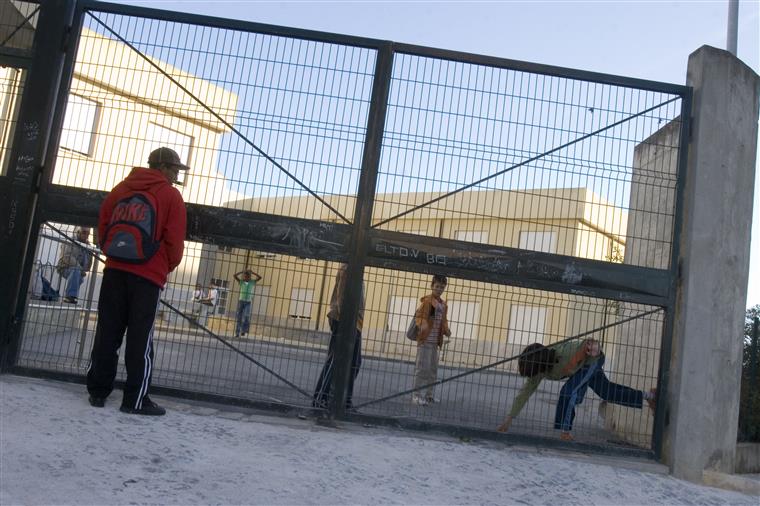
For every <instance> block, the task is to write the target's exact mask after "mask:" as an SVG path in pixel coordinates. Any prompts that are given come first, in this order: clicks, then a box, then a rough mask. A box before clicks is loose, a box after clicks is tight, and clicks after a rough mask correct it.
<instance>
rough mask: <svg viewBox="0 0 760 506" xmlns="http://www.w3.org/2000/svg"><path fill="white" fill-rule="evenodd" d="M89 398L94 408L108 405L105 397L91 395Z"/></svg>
mask: <svg viewBox="0 0 760 506" xmlns="http://www.w3.org/2000/svg"><path fill="white" fill-rule="evenodd" d="M87 400H88V401H90V406H92V407H93V408H102V407H103V406H105V405H106V400H105V398H103V397H93V396H92V395H91V396H90V397H89V398H88V399H87Z"/></svg>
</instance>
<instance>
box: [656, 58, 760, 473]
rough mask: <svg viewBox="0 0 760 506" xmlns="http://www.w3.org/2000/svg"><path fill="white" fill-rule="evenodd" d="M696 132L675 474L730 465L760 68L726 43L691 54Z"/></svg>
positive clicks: (680, 330)
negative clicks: (757, 70) (747, 62)
mask: <svg viewBox="0 0 760 506" xmlns="http://www.w3.org/2000/svg"><path fill="white" fill-rule="evenodd" d="M687 84H689V85H690V86H692V87H693V88H694V102H693V115H692V121H693V122H692V138H691V142H690V145H689V158H688V169H687V174H686V180H685V188H684V223H683V232H682V237H681V245H680V246H681V250H680V251H681V253H680V258H679V268H680V272H681V278H680V279H679V282H678V288H677V293H676V312H675V324H674V333H673V347H672V350H673V352H672V356H671V381H670V384H669V388H668V394H669V395H668V397H669V398H668V412H666V414H665V416H666V422H665V423H666V428H665V434H664V435H663V436H664V439H663V454H662V455H663V459H664V460H665V461H666V463H667V464H668V465H669V466H670V468H671V472H672V473H673V475H674V476H676V477H679V478H684V479H688V480H692V481H701V480H702V473H703V471H704V470H711V471H719V472H728V473H730V472H733V468H734V455H735V452H736V433H737V420H738V415H739V386H740V376H741V357H742V339H741V337H742V335H743V334H744V329H743V325H744V310H745V307H744V305H745V303H746V300H747V278H748V275H749V253H750V229H751V224H752V192H753V188H754V173H755V159H756V148H757V146H756V144H757V121H758V92H759V91H760V77H758V76H757V74H755V73H754V72H753V71H752V70H751V69H750V68H749V67H747V66H746V65H744V64H743V63H742V62H741V61H740V60H738V59H737V58H736V57H734V56H732V55H731V54H730V53H728V52H727V51H723V50H720V49H715V48H712V47H708V46H703V47H701V48H699V49H698V50H697V51H695V52H694V53H692V54H691V56H690V57H689V66H688V70H687Z"/></svg>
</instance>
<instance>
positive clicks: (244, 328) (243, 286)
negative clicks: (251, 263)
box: [234, 269, 261, 337]
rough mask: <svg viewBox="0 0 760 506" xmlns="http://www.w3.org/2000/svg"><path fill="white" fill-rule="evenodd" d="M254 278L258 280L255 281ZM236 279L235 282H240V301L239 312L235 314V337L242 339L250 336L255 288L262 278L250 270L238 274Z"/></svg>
mask: <svg viewBox="0 0 760 506" xmlns="http://www.w3.org/2000/svg"><path fill="white" fill-rule="evenodd" d="M241 276H242V277H241ZM253 276H255V277H256V279H253ZM234 277H235V281H237V282H238V286H240V299H239V300H238V306H237V311H236V313H235V337H240V336H244V335H246V334H248V331H249V330H250V326H251V299H252V298H253V287H254V286H256V283H258V282H259V281H261V276H259V275H258V274H256V273H255V272H253V271H252V270H250V269H246V270H244V271H240V272H238V273H236V274H235V275H234Z"/></svg>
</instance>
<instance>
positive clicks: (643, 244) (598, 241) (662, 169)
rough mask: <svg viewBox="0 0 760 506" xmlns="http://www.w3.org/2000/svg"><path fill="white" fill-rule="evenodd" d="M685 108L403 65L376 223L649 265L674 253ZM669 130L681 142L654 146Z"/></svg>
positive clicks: (410, 59) (596, 87) (593, 87)
mask: <svg viewBox="0 0 760 506" xmlns="http://www.w3.org/2000/svg"><path fill="white" fill-rule="evenodd" d="M680 108H681V100H680V97H679V96H678V95H675V94H668V93H661V92H653V91H647V90H641V89H635V88H630V87H622V86H613V85H609V84H601V83H595V82H587V81H580V80H576V79H571V78H567V77H557V76H551V75H542V74H537V73H531V72H524V71H517V70H511V69H508V68H497V67H493V66H486V65H477V64H473V63H468V62H462V61H452V60H445V59H440V58H431V57H424V56H419V55H414V54H397V55H396V57H395V60H394V67H393V80H392V84H391V94H390V98H389V103H388V116H387V119H386V126H385V134H384V137H383V158H382V162H381V165H380V176H379V179H378V191H379V192H380V195H378V198H377V200H376V206H377V207H378V208H379V209H378V212H376V219H375V221H374V223H373V226H374V227H376V228H382V229H386V230H396V231H407V232H413V233H418V234H421V235H433V236H435V237H444V238H448V239H458V240H463V241H472V242H478V243H485V244H492V245H499V246H511V247H519V248H522V249H527V250H534V251H543V252H547V253H558V254H563V255H570V256H577V257H583V258H594V259H597V260H602V261H608V262H620V261H622V259H623V256H624V255H625V254H628V263H631V264H634V265H648V262H647V259H646V258H644V257H645V255H643V254H642V253H641V252H640V251H639V250H655V249H656V250H661V251H664V252H665V255H667V253H669V252H670V245H671V241H672V233H673V215H674V211H675V191H676V161H677V155H678V147H679V143H678V136H677V133H678V132H679V129H680V120H679V119H678V115H679V114H680ZM666 125H670V128H671V129H673V131H674V132H675V133H676V135H675V136H674V137H673V136H671V137H667V138H665V137H663V136H661V135H660V136H657V137H654V138H650V137H651V136H652V135H653V134H654V133H655V132H657V131H658V130H660V129H661V128H662V127H664V126H666ZM410 189H414V191H410ZM649 196H653V197H652V198H649ZM442 222H445V224H442ZM632 222H633V223H632ZM632 243H634V244H635V247H634V248H632V251H630V252H628V253H626V252H627V250H628V249H629V248H630V246H631V244H632ZM665 258H666V259H667V256H666V257H665ZM658 267H662V268H667V263H666V264H665V265H664V266H662V265H658Z"/></svg>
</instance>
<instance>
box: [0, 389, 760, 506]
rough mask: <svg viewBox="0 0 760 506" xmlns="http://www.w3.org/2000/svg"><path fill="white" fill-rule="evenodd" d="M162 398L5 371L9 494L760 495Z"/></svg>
mask: <svg viewBox="0 0 760 506" xmlns="http://www.w3.org/2000/svg"><path fill="white" fill-rule="evenodd" d="M156 400H158V401H159V402H161V403H163V404H164V405H166V406H167V407H168V408H169V413H168V414H167V416H165V417H161V418H143V417H138V416H134V415H125V414H122V413H120V412H119V411H118V409H117V406H118V399H117V400H113V399H109V402H108V403H107V404H106V407H105V408H100V409H98V408H92V407H90V406H89V405H88V404H87V401H86V399H85V396H84V395H83V394H82V389H81V386H80V385H73V384H65V383H57V382H52V381H45V380H37V379H30V378H21V377H16V376H9V375H4V376H0V404H1V405H2V406H3V410H2V412H1V413H0V504H8V505H11V504H32V505H34V504H566V505H574V504H579V505H584V506H585V505H590V504H604V505H608V504H615V505H628V504H647V505H649V504H667V505H679V504H716V505H717V504H721V505H723V504H737V505H738V504H747V505H757V504H758V502H757V497H750V496H746V495H742V494H739V493H736V492H728V491H723V490H719V489H712V488H707V487H704V486H700V485H695V484H691V483H687V482H683V481H679V480H676V479H673V478H671V477H669V476H667V475H666V474H663V468H662V466H659V465H657V464H654V463H652V462H651V461H634V460H621V459H612V458H602V457H598V456H593V455H585V454H579V453H566V452H562V453H560V452H553V451H548V450H545V449H538V448H531V447H522V446H507V445H504V444H501V443H497V442H487V441H470V440H458V439H453V438H449V437H444V436H440V435H438V436H437V435H433V434H428V435H426V434H419V433H414V434H410V433H404V432H399V431H389V430H386V429H382V428H377V427H367V426H361V425H353V424H341V425H340V426H339V427H335V428H331V427H324V426H319V425H315V424H314V423H313V422H312V421H309V420H300V419H297V418H294V417H291V418H284V417H273V416H264V415H262V414H257V413H254V412H251V411H246V410H233V409H232V408H229V407H220V406H208V405H200V404H197V403H187V402H177V401H172V400H170V399H162V398H156Z"/></svg>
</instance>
